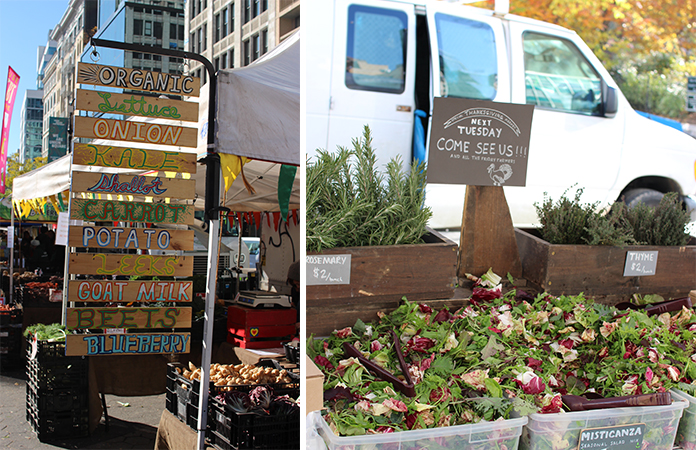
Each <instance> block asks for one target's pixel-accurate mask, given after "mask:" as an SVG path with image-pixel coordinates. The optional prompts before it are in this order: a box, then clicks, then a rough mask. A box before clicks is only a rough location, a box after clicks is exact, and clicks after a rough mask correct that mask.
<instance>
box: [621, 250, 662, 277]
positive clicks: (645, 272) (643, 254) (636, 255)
mask: <svg viewBox="0 0 696 450" xmlns="http://www.w3.org/2000/svg"><path fill="white" fill-rule="evenodd" d="M656 270H657V250H652V251H638V252H633V251H628V252H626V264H625V265H624V273H623V276H625V277H641V276H649V275H655V271H656Z"/></svg>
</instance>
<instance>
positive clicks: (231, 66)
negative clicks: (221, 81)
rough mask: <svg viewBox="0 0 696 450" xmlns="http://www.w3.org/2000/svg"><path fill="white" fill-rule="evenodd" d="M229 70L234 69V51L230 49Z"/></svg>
mask: <svg viewBox="0 0 696 450" xmlns="http://www.w3.org/2000/svg"><path fill="white" fill-rule="evenodd" d="M230 69H234V49H233V48H232V49H230Z"/></svg>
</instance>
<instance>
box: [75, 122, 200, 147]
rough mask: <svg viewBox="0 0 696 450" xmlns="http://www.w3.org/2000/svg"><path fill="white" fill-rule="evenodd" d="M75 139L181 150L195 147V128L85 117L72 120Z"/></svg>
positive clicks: (196, 133) (196, 132)
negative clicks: (177, 147) (178, 148)
mask: <svg viewBox="0 0 696 450" xmlns="http://www.w3.org/2000/svg"><path fill="white" fill-rule="evenodd" d="M75 137H84V138H90V139H108V140H112V141H129V142H140V143H147V144H158V145H176V146H181V147H196V146H197V145H198V130H197V129H196V128H190V127H177V126H175V125H163V124H159V123H147V122H137V121H135V120H115V119H98V118H96V117H84V116H76V117H75Z"/></svg>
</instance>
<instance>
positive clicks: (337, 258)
mask: <svg viewBox="0 0 696 450" xmlns="http://www.w3.org/2000/svg"><path fill="white" fill-rule="evenodd" d="M350 257H351V255H307V259H306V268H307V277H306V279H307V286H317V285H325V284H350Z"/></svg>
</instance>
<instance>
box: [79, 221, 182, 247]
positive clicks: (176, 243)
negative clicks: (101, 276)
mask: <svg viewBox="0 0 696 450" xmlns="http://www.w3.org/2000/svg"><path fill="white" fill-rule="evenodd" d="M69 243H70V247H80V248H87V247H91V248H120V249H124V250H128V249H136V248H140V249H145V250H193V230H166V229H163V228H124V227H100V226H82V227H78V226H75V227H70V236H69Z"/></svg>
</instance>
